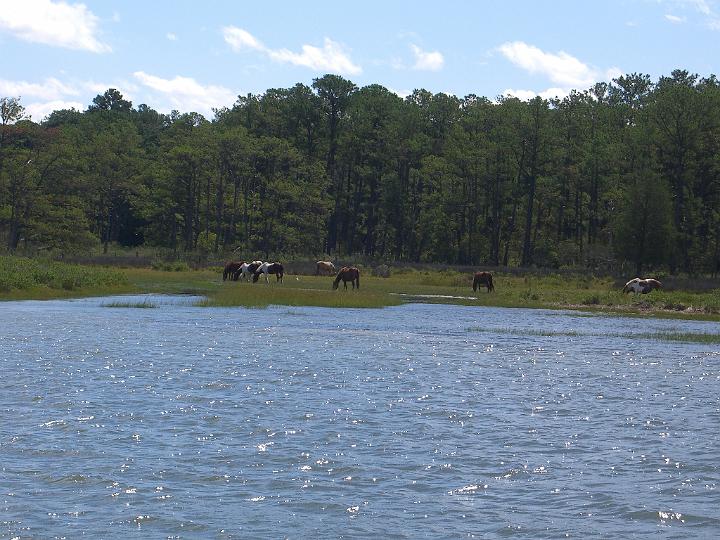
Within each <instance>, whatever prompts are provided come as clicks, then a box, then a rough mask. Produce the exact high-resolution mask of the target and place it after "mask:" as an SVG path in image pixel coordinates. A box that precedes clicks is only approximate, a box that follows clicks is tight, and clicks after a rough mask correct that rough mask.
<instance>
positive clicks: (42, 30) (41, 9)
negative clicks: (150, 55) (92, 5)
mask: <svg viewBox="0 0 720 540" xmlns="http://www.w3.org/2000/svg"><path fill="white" fill-rule="evenodd" d="M97 24H98V18H97V17H96V16H95V15H93V13H92V12H91V11H90V10H88V9H87V7H86V6H85V5H84V4H67V3H65V2H53V1H52V0H9V1H4V2H3V3H2V9H0V29H2V30H5V31H7V32H9V33H10V34H12V35H14V36H16V37H18V38H20V39H22V40H25V41H30V42H33V43H43V44H45V45H51V46H54V47H64V48H67V49H77V50H85V51H91V52H95V53H103V52H110V50H111V49H110V46H109V45H106V44H105V43H102V42H101V41H100V40H99V39H98V38H97V31H98V29H97Z"/></svg>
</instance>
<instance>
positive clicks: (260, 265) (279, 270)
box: [223, 261, 662, 294]
mask: <svg viewBox="0 0 720 540" xmlns="http://www.w3.org/2000/svg"><path fill="white" fill-rule="evenodd" d="M336 270H337V269H336V268H335V265H334V264H333V263H332V262H330V261H317V263H315V275H316V276H332V275H334V274H335V280H334V281H333V284H332V288H333V290H337V288H338V286H339V285H340V282H341V281H342V282H343V285H344V286H345V289H347V288H348V286H347V284H348V281H349V282H350V283H351V284H352V288H353V289H355V288H357V289H360V270H358V269H357V268H356V267H354V266H343V267H342V268H341V269H340V270H339V271H337V273H336ZM270 274H274V275H275V279H276V281H277V282H279V283H282V282H283V276H284V275H285V268H284V267H283V265H282V264H280V263H279V262H263V261H251V262H245V261H229V262H227V263H226V264H225V268H224V269H223V281H226V280H228V279H230V280H232V281H239V280H243V281H250V277H251V276H252V282H253V283H256V282H257V281H258V280H259V279H260V277H261V276H265V283H270V281H269V276H270ZM482 287H486V288H487V292H489V293H490V292H493V291H494V290H495V284H494V283H493V277H492V274H491V273H490V272H476V273H475V275H474V276H473V283H472V288H473V292H477V290H478V289H480V288H482ZM654 289H662V283H660V282H659V281H658V280H657V279H652V278H645V279H643V278H633V279H631V280H630V281H628V282H627V283H626V284H625V286H624V287H623V289H622V292H623V293H626V294H627V293H630V292H633V293H635V294H637V293H640V294H648V293H649V292H651V291H653V290H654Z"/></svg>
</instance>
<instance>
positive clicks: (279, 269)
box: [253, 262, 285, 283]
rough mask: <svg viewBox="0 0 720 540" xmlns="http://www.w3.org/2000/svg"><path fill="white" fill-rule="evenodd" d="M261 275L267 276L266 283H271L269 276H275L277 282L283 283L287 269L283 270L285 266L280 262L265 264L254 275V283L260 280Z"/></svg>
mask: <svg viewBox="0 0 720 540" xmlns="http://www.w3.org/2000/svg"><path fill="white" fill-rule="evenodd" d="M261 274H265V283H269V281H268V274H275V278H276V281H279V282H280V283H282V282H283V276H284V275H285V268H283V265H282V264H280V263H279V262H274V263H269V262H264V263H262V264H261V265H260V266H259V267H258V268H257V269H256V270H255V273H254V274H253V283H256V282H257V280H258V279H260V275H261Z"/></svg>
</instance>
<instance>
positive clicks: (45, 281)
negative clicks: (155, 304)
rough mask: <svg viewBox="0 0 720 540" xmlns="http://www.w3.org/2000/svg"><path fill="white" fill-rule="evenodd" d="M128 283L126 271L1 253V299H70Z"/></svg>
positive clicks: (125, 285) (112, 290) (116, 289)
mask: <svg viewBox="0 0 720 540" xmlns="http://www.w3.org/2000/svg"><path fill="white" fill-rule="evenodd" d="M128 286H129V284H128V281H127V277H126V276H125V274H124V273H123V272H121V271H119V270H116V269H112V268H105V267H91V266H81V265H77V264H65V263H62V262H57V261H51V260H43V259H28V258H25V257H12V256H0V298H6V299H15V298H33V299H45V298H58V297H60V298H67V297H72V296H84V295H86V294H92V293H93V292H96V291H104V292H105V293H107V292H119V291H123V290H126V289H127V288H128Z"/></svg>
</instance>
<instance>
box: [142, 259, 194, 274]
mask: <svg viewBox="0 0 720 540" xmlns="http://www.w3.org/2000/svg"><path fill="white" fill-rule="evenodd" d="M151 267H152V269H153V270H159V271H162V272H187V271H188V270H190V266H189V265H188V263H187V262H185V261H162V260H155V261H153V262H152V264H151Z"/></svg>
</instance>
